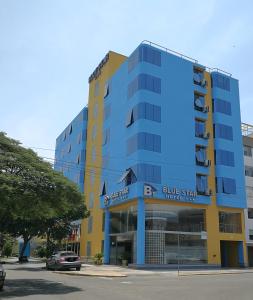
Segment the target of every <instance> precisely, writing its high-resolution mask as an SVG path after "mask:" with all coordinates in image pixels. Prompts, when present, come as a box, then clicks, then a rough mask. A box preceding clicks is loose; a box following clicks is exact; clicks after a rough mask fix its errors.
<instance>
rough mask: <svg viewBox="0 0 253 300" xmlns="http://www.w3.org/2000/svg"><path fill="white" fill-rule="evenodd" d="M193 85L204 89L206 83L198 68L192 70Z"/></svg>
mask: <svg viewBox="0 0 253 300" xmlns="http://www.w3.org/2000/svg"><path fill="white" fill-rule="evenodd" d="M193 83H194V84H197V85H200V86H202V87H206V84H207V82H206V80H205V78H204V73H203V70H200V69H199V68H194V69H193Z"/></svg>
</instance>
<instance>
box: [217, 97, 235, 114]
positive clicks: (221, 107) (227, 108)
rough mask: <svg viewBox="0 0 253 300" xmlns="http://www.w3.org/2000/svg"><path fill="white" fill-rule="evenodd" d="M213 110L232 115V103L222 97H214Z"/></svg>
mask: <svg viewBox="0 0 253 300" xmlns="http://www.w3.org/2000/svg"><path fill="white" fill-rule="evenodd" d="M213 112H220V113H223V114H226V115H229V116H231V114H232V111H231V103H230V102H228V101H225V100H221V99H213Z"/></svg>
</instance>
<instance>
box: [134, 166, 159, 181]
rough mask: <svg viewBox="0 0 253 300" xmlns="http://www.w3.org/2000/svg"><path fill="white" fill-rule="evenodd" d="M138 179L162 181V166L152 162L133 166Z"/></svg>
mask: <svg viewBox="0 0 253 300" xmlns="http://www.w3.org/2000/svg"><path fill="white" fill-rule="evenodd" d="M132 169H133V171H134V173H135V174H136V177H137V181H144V182H153V183H161V167H160V166H156V165H150V164H137V165H135V166H133V167H132Z"/></svg>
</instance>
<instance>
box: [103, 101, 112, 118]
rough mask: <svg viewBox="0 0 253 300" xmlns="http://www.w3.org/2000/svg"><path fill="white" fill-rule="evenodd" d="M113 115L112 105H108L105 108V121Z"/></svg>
mask: <svg viewBox="0 0 253 300" xmlns="http://www.w3.org/2000/svg"><path fill="white" fill-rule="evenodd" d="M110 115H111V104H107V105H106V106H105V108H104V121H105V120H107V119H108V118H109V117H110Z"/></svg>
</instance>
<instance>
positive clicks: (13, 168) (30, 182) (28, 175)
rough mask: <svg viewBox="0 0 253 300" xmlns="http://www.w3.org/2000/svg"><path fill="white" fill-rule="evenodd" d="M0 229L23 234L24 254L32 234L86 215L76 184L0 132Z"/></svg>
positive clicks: (82, 199) (32, 152) (13, 233)
mask: <svg viewBox="0 0 253 300" xmlns="http://www.w3.org/2000/svg"><path fill="white" fill-rule="evenodd" d="M0 199H1V201H0V232H1V231H2V232H8V233H9V234H11V235H12V236H15V237H18V236H22V237H23V239H24V244H23V247H22V250H21V254H20V255H21V256H23V253H24V250H25V248H26V245H27V244H28V242H29V241H30V240H31V239H32V238H33V237H34V236H43V235H45V234H46V233H48V230H52V228H53V227H54V226H55V225H56V223H57V222H59V220H65V221H68V222H69V221H73V219H72V218H73V217H76V216H77V215H78V214H79V216H81V217H86V216H87V215H88V212H87V209H86V206H85V205H84V198H83V195H82V194H81V193H80V192H79V190H78V187H77V186H76V185H75V184H74V183H72V182H71V181H70V180H68V179H67V178H65V177H64V176H63V175H62V174H60V173H58V172H56V171H54V170H53V169H52V166H51V165H50V164H49V163H48V162H45V161H44V160H43V159H42V158H40V157H38V155H37V154H36V153H35V152H34V151H32V150H31V149H26V148H24V147H22V146H21V144H20V143H19V142H18V141H16V140H13V139H10V138H8V137H7V136H6V134H5V133H3V132H0Z"/></svg>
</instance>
